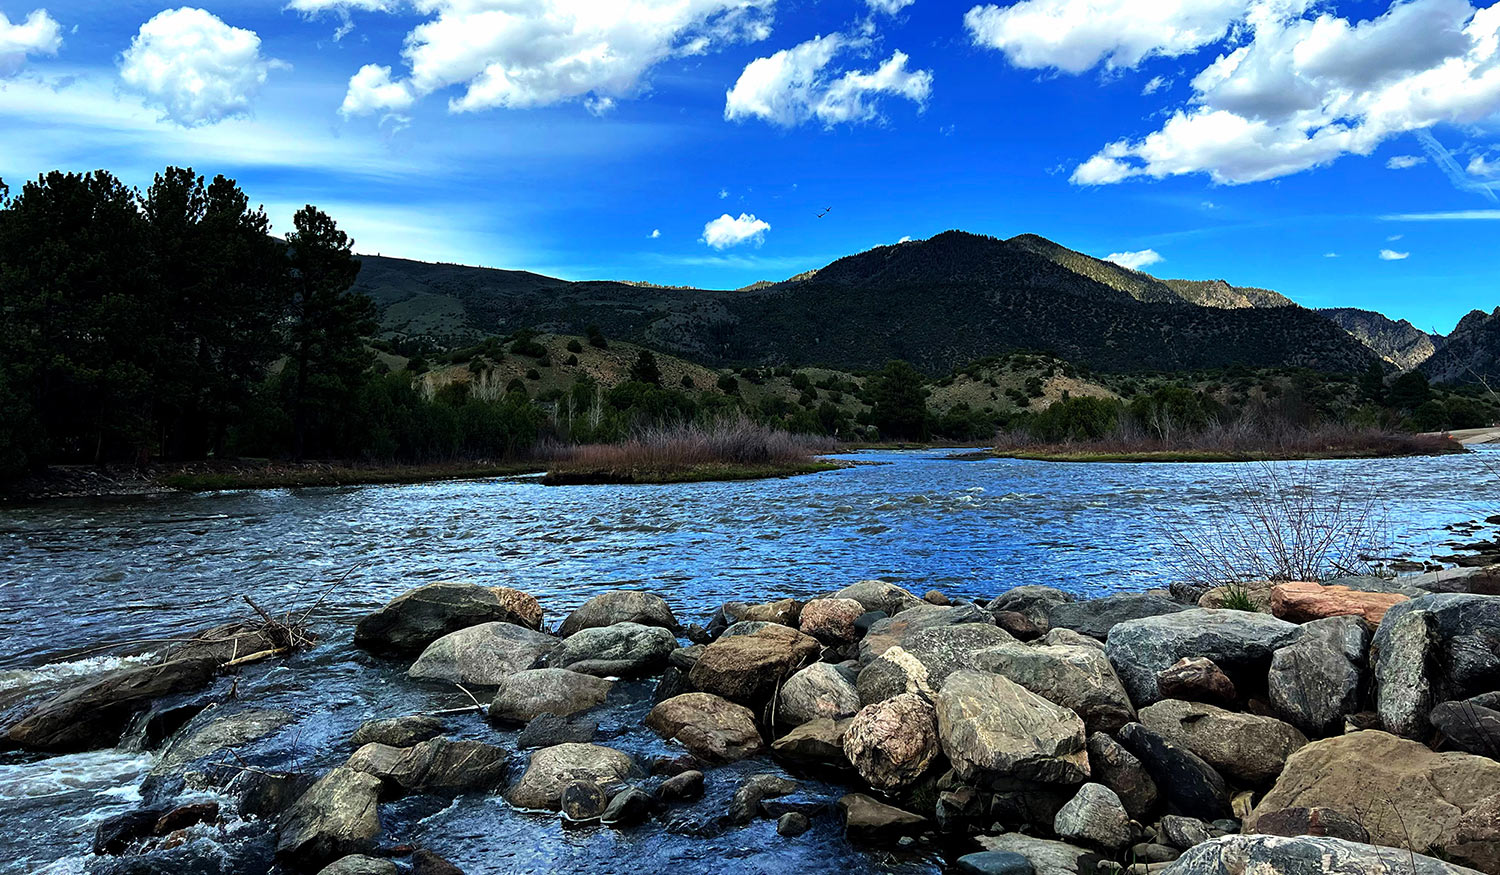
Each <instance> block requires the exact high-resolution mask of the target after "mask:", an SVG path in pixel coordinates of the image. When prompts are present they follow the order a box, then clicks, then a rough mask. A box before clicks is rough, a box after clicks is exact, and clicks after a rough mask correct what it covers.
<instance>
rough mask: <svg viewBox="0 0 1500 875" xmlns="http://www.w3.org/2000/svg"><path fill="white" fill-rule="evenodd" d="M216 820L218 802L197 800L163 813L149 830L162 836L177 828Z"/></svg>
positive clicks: (215, 821) (216, 821)
mask: <svg viewBox="0 0 1500 875" xmlns="http://www.w3.org/2000/svg"><path fill="white" fill-rule="evenodd" d="M218 822H219V803H217V802H198V803H196V804H193V805H179V806H178V807H176V808H174V809H172V810H171V811H168V812H167V813H166V814H163V815H162V816H161V817H160V818H159V819H158V820H157V821H156V823H155V824H153V825H152V827H151V832H152V833H153V834H154V835H159V836H164V835H168V834H169V833H172V832H176V831H177V830H179V829H186V828H188V827H190V826H197V825H198V824H200V823H218Z"/></svg>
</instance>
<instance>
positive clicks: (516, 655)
mask: <svg viewBox="0 0 1500 875" xmlns="http://www.w3.org/2000/svg"><path fill="white" fill-rule="evenodd" d="M559 643H560V642H559V641H558V640H557V639H556V638H553V637H552V636H551V635H546V634H543V633H541V632H534V631H532V630H531V629H527V628H525V627H524V626H517V625H514V624H512V623H481V624H479V625H478V626H469V627H467V628H464V629H459V630H458V631H457V632H450V633H448V634H447V635H444V636H443V637H441V638H439V639H437V640H436V641H434V642H432V643H431V644H429V645H427V649H426V650H423V651H422V655H421V656H419V657H417V661H416V662H414V663H412V666H411V668H409V669H407V671H406V674H407V676H408V677H412V678H417V679H421V680H436V681H453V682H456V683H463V684H482V685H485V686H498V685H499V684H500V683H501V682H502V681H503V680H505V679H506V678H507V677H509V676H511V675H513V674H515V673H516V672H519V671H525V670H526V669H528V668H531V667H532V666H534V665H536V664H538V663H539V662H540V661H541V660H542V659H543V658H545V657H546V656H547V654H549V653H551V652H552V651H554V650H556V649H557V648H558V645H559Z"/></svg>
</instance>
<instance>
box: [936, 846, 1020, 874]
mask: <svg viewBox="0 0 1500 875" xmlns="http://www.w3.org/2000/svg"><path fill="white" fill-rule="evenodd" d="M954 868H955V871H957V872H959V873H962V875H1035V873H1036V868H1035V867H1033V866H1032V865H1031V861H1030V860H1028V859H1026V858H1025V857H1023V856H1021V855H1020V854H1014V853H1011V852H1010V851H979V852H978V853H974V854H964V855H963V856H962V857H959V858H958V860H957V861H956V862H955V867H954Z"/></svg>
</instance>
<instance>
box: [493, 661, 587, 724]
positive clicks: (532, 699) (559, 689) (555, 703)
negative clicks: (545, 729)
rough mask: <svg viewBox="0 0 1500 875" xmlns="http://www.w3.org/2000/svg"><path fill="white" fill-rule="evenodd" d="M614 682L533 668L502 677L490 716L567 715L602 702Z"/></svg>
mask: <svg viewBox="0 0 1500 875" xmlns="http://www.w3.org/2000/svg"><path fill="white" fill-rule="evenodd" d="M613 687H614V684H613V683H611V682H610V681H607V680H605V679H603V678H598V677H594V676H593V675H588V674H582V673H580V672H576V671H572V670H570V669H565V668H533V669H527V670H526V671H518V672H516V673H515V674H512V675H509V676H507V677H504V678H501V680H500V686H499V689H497V690H496V691H495V699H494V701H493V702H492V703H491V704H490V715H489V716H490V719H491V720H493V721H497V722H512V723H525V722H527V721H529V720H531V719H533V718H535V717H537V716H539V715H541V714H554V715H556V716H558V717H569V716H572V715H573V714H577V713H579V712H580V711H587V710H588V709H590V708H592V707H594V706H595V705H598V704H599V703H601V702H603V701H604V700H605V698H606V697H608V695H609V691H610V689H611V688H613Z"/></svg>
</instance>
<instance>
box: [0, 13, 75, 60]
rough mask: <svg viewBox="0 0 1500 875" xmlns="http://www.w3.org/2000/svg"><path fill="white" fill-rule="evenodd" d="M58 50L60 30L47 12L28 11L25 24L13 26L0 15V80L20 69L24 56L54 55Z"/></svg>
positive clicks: (60, 38)
mask: <svg viewBox="0 0 1500 875" xmlns="http://www.w3.org/2000/svg"><path fill="white" fill-rule="evenodd" d="M60 48H62V27H61V26H59V25H58V23H57V20H56V19H54V18H53V17H52V16H50V15H48V14H47V10H45V9H35V10H32V12H31V14H30V15H27V16H26V18H25V20H23V21H19V22H16V23H11V20H10V19H9V18H7V17H6V16H5V13H4V12H0V76H9V75H11V74H12V73H15V72H16V71H17V70H19V69H21V65H22V64H24V63H26V56H27V55H55V54H57V50H58V49H60Z"/></svg>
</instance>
